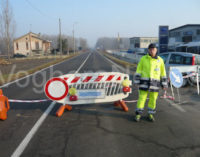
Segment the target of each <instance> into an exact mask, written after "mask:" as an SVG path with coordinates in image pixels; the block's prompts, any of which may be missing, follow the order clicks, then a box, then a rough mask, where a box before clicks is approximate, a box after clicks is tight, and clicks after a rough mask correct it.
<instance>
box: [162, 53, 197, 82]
mask: <svg viewBox="0 0 200 157" xmlns="http://www.w3.org/2000/svg"><path fill="white" fill-rule="evenodd" d="M159 56H160V57H162V59H163V60H164V63H165V68H166V72H167V76H169V68H170V66H188V65H191V66H193V65H200V55H198V54H193V53H187V52H164V53H160V54H159ZM185 75H187V73H183V76H185ZM187 83H190V84H196V78H195V76H193V77H189V78H187V79H184V80H183V86H185V85H186V84H187Z"/></svg>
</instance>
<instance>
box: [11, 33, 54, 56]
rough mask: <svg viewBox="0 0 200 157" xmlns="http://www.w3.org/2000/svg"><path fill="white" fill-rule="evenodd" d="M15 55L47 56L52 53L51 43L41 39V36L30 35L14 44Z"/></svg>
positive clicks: (22, 37) (20, 38)
mask: <svg viewBox="0 0 200 157" xmlns="http://www.w3.org/2000/svg"><path fill="white" fill-rule="evenodd" d="M13 44H14V45H13V47H14V54H23V55H26V56H29V55H45V54H48V53H50V47H51V42H50V41H47V40H43V39H41V38H40V35H39V34H35V33H32V32H30V33H28V34H25V35H23V36H21V37H19V38H17V39H15V40H14V42H13Z"/></svg>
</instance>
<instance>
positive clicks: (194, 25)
mask: <svg viewBox="0 0 200 157" xmlns="http://www.w3.org/2000/svg"><path fill="white" fill-rule="evenodd" d="M184 27H200V24H186V25H183V26H180V27H176V28H173V29H170V30H169V31H175V30H178V29H181V28H184Z"/></svg>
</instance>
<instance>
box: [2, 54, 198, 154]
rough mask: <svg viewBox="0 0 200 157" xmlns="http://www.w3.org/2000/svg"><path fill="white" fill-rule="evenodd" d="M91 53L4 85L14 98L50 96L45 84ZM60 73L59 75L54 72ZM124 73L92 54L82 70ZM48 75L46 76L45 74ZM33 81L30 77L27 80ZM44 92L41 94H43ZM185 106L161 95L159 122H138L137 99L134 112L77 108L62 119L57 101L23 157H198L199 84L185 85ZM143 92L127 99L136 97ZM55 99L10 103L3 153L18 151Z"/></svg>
mask: <svg viewBox="0 0 200 157" xmlns="http://www.w3.org/2000/svg"><path fill="white" fill-rule="evenodd" d="M88 55H89V53H85V54H82V55H80V56H78V57H75V58H72V59H70V60H68V61H65V62H63V63H61V64H58V65H55V66H54V67H53V70H52V68H50V69H46V70H44V71H41V72H40V73H37V74H35V75H32V76H30V77H28V78H26V79H22V80H20V81H19V83H13V84H10V85H9V86H8V87H4V88H3V91H4V94H5V95H7V96H8V97H9V98H10V99H24V100H35V99H45V98H46V97H45V94H44V92H43V85H44V83H45V81H46V80H48V79H49V78H51V77H52V76H59V73H58V71H60V72H62V73H63V74H65V73H69V72H70V73H73V72H75V71H76V70H77V69H78V68H79V67H80V66H81V64H82V63H83V62H84V60H85V59H86V58H87V56H88ZM55 71H57V73H55V74H53V75H52V73H54V72H55ZM97 71H106V72H111V71H120V72H125V71H126V69H123V68H122V67H119V66H116V65H115V64H114V63H112V62H111V61H109V60H108V59H106V58H105V57H103V56H102V55H100V54H98V53H97V52H92V53H91V55H90V56H89V58H88V60H87V61H86V63H85V64H84V65H83V67H82V68H81V69H80V71H79V72H80V73H83V72H97ZM43 75H44V76H45V77H46V78H45V79H43V77H42V76H43ZM27 80H28V81H27ZM38 91H40V92H38ZM180 93H181V102H182V103H181V104H178V103H172V102H171V101H169V100H164V99H158V101H157V114H156V116H155V118H156V121H155V122H154V123H152V122H149V121H148V120H147V118H146V112H145V113H144V117H143V118H142V121H141V122H139V123H136V122H134V109H135V105H136V103H129V104H128V107H129V112H124V111H123V110H122V109H120V108H118V107H114V106H113V104H102V105H80V106H74V107H73V110H72V111H65V113H64V114H63V116H62V117H60V118H57V117H56V116H55V112H56V111H57V109H58V108H59V106H60V104H56V105H55V107H53V109H52V110H51V112H50V114H48V115H47V118H46V119H45V120H44V122H43V123H42V125H41V126H40V127H39V128H38V130H37V131H36V133H35V134H34V136H33V137H32V138H31V140H30V142H29V143H28V144H27V147H25V149H24V150H23V151H22V154H21V156H22V157H129V156H130V157H133V156H134V157H160V156H162V157H179V156H180V157H199V156H200V136H199V135H200V104H199V101H200V96H198V95H197V94H196V90H195V88H192V87H186V88H182V89H180ZM137 97H138V91H137V89H136V88H135V87H134V86H133V93H132V94H131V95H130V96H129V98H128V100H137ZM50 104H52V102H51V101H48V102H43V103H32V104H29V103H11V110H10V111H9V113H8V119H7V120H6V121H0V157H9V156H11V155H13V153H14V152H15V150H16V149H17V148H18V146H19V145H20V143H21V142H22V141H23V139H24V138H25V137H26V135H27V134H28V133H29V132H30V130H31V129H32V127H33V126H34V125H35V123H36V122H37V121H38V119H39V118H40V117H41V116H42V115H43V114H44V112H45V111H46V109H47V108H48V107H49V105H50Z"/></svg>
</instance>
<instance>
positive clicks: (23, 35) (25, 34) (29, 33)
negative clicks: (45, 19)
mask: <svg viewBox="0 0 200 157" xmlns="http://www.w3.org/2000/svg"><path fill="white" fill-rule="evenodd" d="M29 34H33V35H34V36H38V34H36V33H33V32H29V33H27V34H25V35H23V36H21V37H18V38H16V39H14V41H15V40H19V39H21V38H23V37H25V36H27V35H29ZM33 35H32V36H33Z"/></svg>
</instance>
